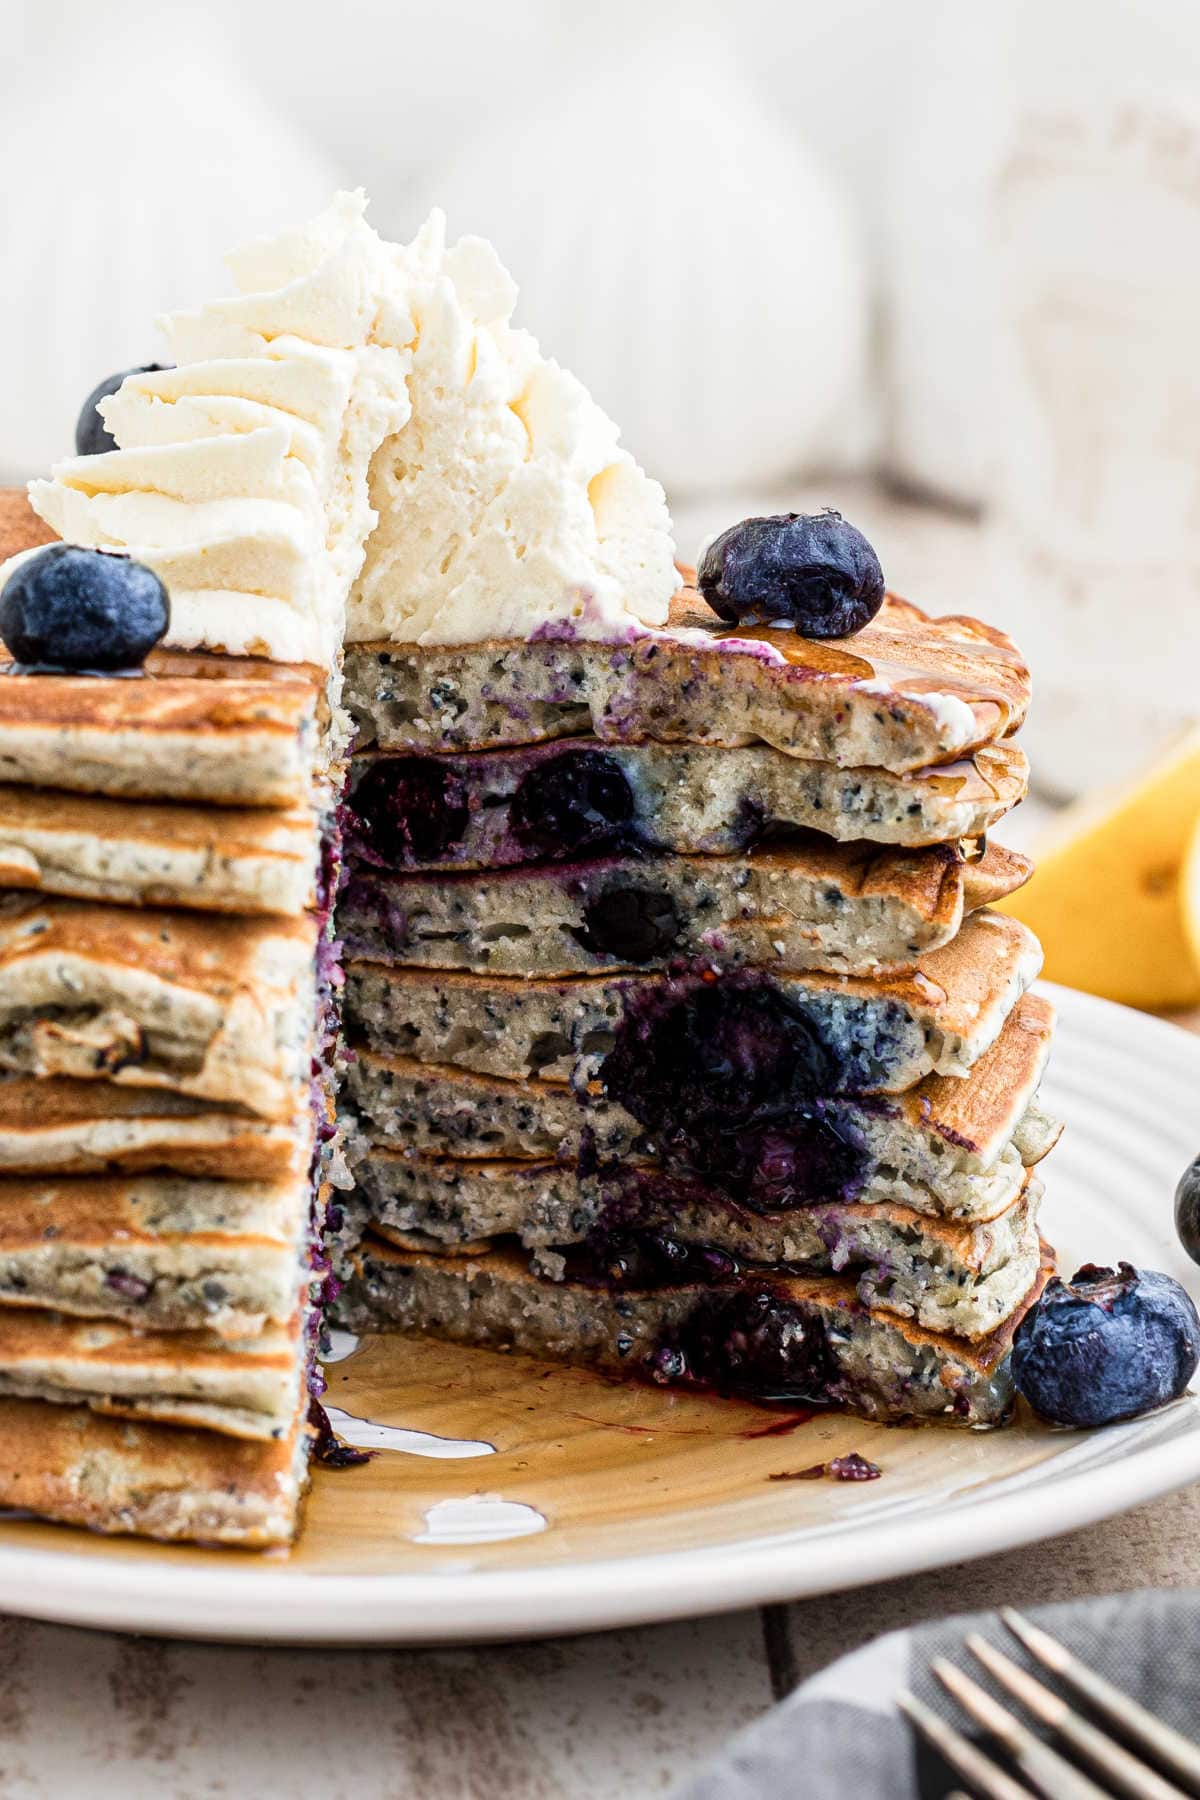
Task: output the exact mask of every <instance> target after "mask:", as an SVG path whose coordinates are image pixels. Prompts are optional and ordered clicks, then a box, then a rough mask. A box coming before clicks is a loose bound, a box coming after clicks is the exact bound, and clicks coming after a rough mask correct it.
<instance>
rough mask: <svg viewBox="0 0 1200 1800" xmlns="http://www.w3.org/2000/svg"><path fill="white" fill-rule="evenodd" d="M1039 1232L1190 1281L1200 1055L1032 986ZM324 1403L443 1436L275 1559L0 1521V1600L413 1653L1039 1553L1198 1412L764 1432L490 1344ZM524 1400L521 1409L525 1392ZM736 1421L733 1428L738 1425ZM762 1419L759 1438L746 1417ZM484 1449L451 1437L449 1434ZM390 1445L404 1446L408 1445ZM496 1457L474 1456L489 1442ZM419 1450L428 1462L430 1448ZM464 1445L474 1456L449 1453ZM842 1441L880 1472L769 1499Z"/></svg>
mask: <svg viewBox="0 0 1200 1800" xmlns="http://www.w3.org/2000/svg"><path fill="white" fill-rule="evenodd" d="M1054 997H1055V999H1056V1001H1057V1003H1058V1005H1059V1008H1060V1014H1061V1025H1060V1034H1059V1040H1058V1044H1057V1047H1056V1050H1055V1056H1054V1060H1053V1064H1052V1067H1051V1070H1050V1073H1049V1075H1048V1077H1047V1081H1046V1089H1045V1096H1046V1100H1047V1102H1048V1104H1049V1106H1050V1107H1051V1109H1052V1110H1053V1111H1055V1112H1058V1113H1059V1114H1060V1115H1061V1116H1062V1117H1063V1118H1064V1119H1065V1120H1066V1123H1067V1131H1066V1134H1065V1136H1064V1139H1063V1142H1062V1144H1061V1145H1060V1146H1059V1148H1058V1149H1057V1150H1056V1151H1055V1152H1054V1154H1053V1156H1052V1157H1051V1159H1050V1160H1049V1162H1048V1163H1047V1164H1046V1165H1045V1166H1044V1170H1043V1173H1044V1174H1045V1176H1046V1180H1047V1190H1048V1198H1047V1204H1046V1213H1045V1215H1044V1217H1045V1230H1046V1235H1047V1236H1048V1237H1049V1238H1050V1239H1051V1241H1052V1242H1055V1243H1056V1244H1057V1245H1058V1247H1059V1251H1060V1261H1061V1264H1062V1266H1063V1267H1064V1269H1065V1271H1066V1272H1067V1273H1068V1274H1069V1273H1070V1272H1071V1270H1072V1269H1073V1268H1074V1266H1075V1264H1076V1263H1077V1262H1081V1261H1086V1260H1089V1259H1090V1260H1093V1261H1096V1262H1105V1261H1114V1260H1116V1259H1119V1258H1121V1257H1124V1258H1125V1259H1127V1260H1129V1261H1131V1262H1134V1263H1137V1264H1140V1265H1144V1266H1149V1267H1153V1268H1160V1269H1166V1270H1169V1271H1170V1272H1171V1273H1173V1274H1175V1275H1177V1276H1178V1277H1180V1278H1181V1279H1183V1280H1184V1281H1186V1282H1187V1283H1188V1285H1189V1286H1190V1287H1191V1288H1192V1290H1193V1292H1197V1291H1200V1270H1197V1269H1195V1268H1194V1267H1193V1266H1192V1265H1191V1263H1189V1261H1188V1260H1187V1258H1186V1257H1185V1256H1184V1255H1183V1254H1182V1252H1181V1251H1180V1249H1179V1247H1178V1245H1177V1244H1176V1242H1175V1238H1174V1233H1173V1228H1172V1216H1171V1215H1172V1195H1173V1191H1174V1187H1175V1183H1176V1181H1177V1180H1178V1177H1179V1175H1180V1173H1181V1171H1182V1170H1183V1168H1184V1167H1185V1165H1186V1164H1187V1163H1188V1162H1189V1161H1190V1159H1191V1158H1192V1156H1193V1155H1195V1153H1196V1151H1197V1149H1200V1039H1196V1038H1192V1037H1190V1036H1189V1035H1187V1034H1185V1033H1184V1032H1182V1031H1179V1030H1177V1029H1176V1028H1174V1027H1173V1026H1170V1025H1167V1024H1162V1023H1160V1022H1158V1021H1156V1020H1153V1019H1149V1018H1146V1017H1144V1016H1142V1015H1140V1014H1138V1013H1133V1012H1129V1011H1126V1010H1124V1009H1123V1008H1120V1007H1114V1006H1110V1005H1107V1004H1105V1003H1104V1002H1102V1001H1098V1000H1094V999H1091V998H1089V997H1088V996H1085V995H1080V994H1075V993H1070V992H1066V991H1063V990H1058V991H1057V992H1056V993H1055V996H1054ZM331 1375H332V1377H333V1381H332V1391H331V1394H330V1398H331V1400H333V1401H334V1402H335V1403H336V1404H337V1405H338V1406H339V1407H340V1408H341V1409H342V1410H343V1411H345V1412H348V1413H351V1414H355V1413H358V1414H360V1415H367V1416H369V1417H370V1418H371V1419H372V1420H373V1421H376V1422H378V1423H379V1424H381V1425H382V1426H383V1427H384V1428H385V1429H384V1437H385V1438H386V1435H387V1430H388V1429H389V1428H395V1427H400V1426H409V1427H412V1428H414V1429H415V1430H417V1431H419V1432H425V1433H429V1432H433V1433H440V1434H441V1435H442V1436H443V1437H448V1438H450V1439H453V1440H457V1441H458V1449H459V1454H457V1455H452V1456H450V1457H449V1458H445V1457H443V1458H440V1459H439V1458H433V1459H431V1458H430V1457H429V1456H428V1455H412V1454H406V1453H404V1452H402V1451H398V1450H385V1451H383V1452H382V1453H381V1454H380V1455H379V1456H377V1457H376V1458H375V1459H374V1460H373V1462H372V1463H371V1464H369V1465H368V1466H367V1468H366V1469H363V1470H352V1471H344V1472H341V1473H336V1474H334V1473H330V1474H327V1473H325V1472H324V1471H319V1472H318V1476H317V1480H316V1482H315V1484H314V1492H313V1495H312V1498H311V1500H310V1503H309V1508H308V1514H307V1519H306V1525H305V1530H304V1532H303V1534H302V1537H301V1541H300V1543H299V1545H298V1546H297V1548H296V1550H295V1551H293V1552H292V1553H290V1554H288V1555H280V1556H268V1557H265V1558H264V1557H252V1556H247V1555H241V1554H238V1553H233V1552H219V1551H201V1550H193V1549H169V1548H160V1547H156V1546H151V1545H143V1544H137V1543H130V1542H124V1541H117V1540H106V1539H100V1538H94V1537H88V1536H86V1535H85V1534H82V1533H78V1532H70V1531H60V1530H56V1529H55V1528H53V1527H47V1526H42V1525H39V1524H36V1523H25V1522H20V1521H6V1522H4V1523H2V1524H0V1609H3V1610H7V1611H10V1612H15V1613H21V1614H26V1615H29V1616H32V1617H36V1618H43V1619H55V1620H62V1621H66V1622H70V1623H75V1624H83V1625H93V1626H105V1627H110V1628H115V1629H121V1630H137V1631H148V1632H155V1633H162V1634H167V1635H176V1636H193V1637H211V1638H225V1639H251V1640H256V1641H259V1642H295V1641H308V1642H312V1641H318V1642H323V1643H355V1642H358V1643H366V1642H377V1641H389V1642H393V1643H418V1642H430V1641H441V1642H445V1641H448V1640H453V1639H485V1638H496V1637H520V1636H538V1635H543V1634H551V1633H557V1632H566V1631H582V1630H589V1629H595V1628H599V1627H604V1626H614V1625H629V1624H636V1623H643V1622H649V1621H651V1620H657V1619H666V1618H671V1617H678V1616H682V1615H690V1614H697V1613H701V1612H715V1611H719V1610H721V1609H723V1608H727V1607H733V1606H741V1605H746V1604H750V1603H758V1602H764V1601H775V1600H784V1599H788V1598H793V1597H797V1596H800V1595H806V1594H815V1593H822V1592H831V1591H833V1590H836V1589H838V1588H843V1587H848V1586H852V1585H856V1584H859V1583H863V1582H869V1581H876V1580H880V1579H883V1578H887V1577H892V1576H897V1575H903V1574H907V1573H910V1572H913V1571H916V1570H919V1569H927V1568H933V1567H936V1566H938V1565H939V1564H941V1563H945V1562H948V1561H951V1560H952V1561H955V1562H958V1561H961V1560H962V1559H964V1558H967V1557H975V1556H983V1555H986V1554H988V1553H989V1552H993V1551H999V1550H1005V1549H1009V1548H1012V1547H1014V1546H1016V1545H1020V1544H1024V1543H1029V1542H1032V1541H1034V1540H1037V1539H1040V1538H1044V1537H1051V1536H1054V1535H1055V1534H1057V1533H1060V1532H1063V1531H1067V1530H1070V1529H1072V1528H1073V1527H1076V1526H1080V1525H1085V1524H1088V1523H1090V1522H1091V1521H1093V1520H1096V1519H1099V1518H1103V1517H1106V1516H1107V1515H1109V1514H1112V1513H1116V1512H1119V1511H1121V1510H1122V1509H1124V1508H1126V1507H1130V1506H1133V1505H1135V1504H1137V1503H1138V1502H1141V1501H1144V1500H1147V1499H1150V1498H1151V1497H1153V1496H1154V1495H1157V1494H1161V1493H1165V1492H1167V1491H1168V1490H1169V1489H1171V1488H1175V1487H1180V1486H1182V1485H1184V1484H1185V1483H1187V1482H1189V1481H1193V1480H1196V1479H1197V1478H1200V1401H1198V1400H1197V1399H1195V1398H1193V1397H1188V1398H1186V1399H1185V1400H1183V1401H1181V1402H1179V1403H1178V1404H1177V1405H1175V1406H1173V1407H1169V1408H1167V1409H1166V1410H1164V1411H1163V1412H1161V1413H1158V1414H1155V1415H1153V1416H1151V1417H1149V1418H1146V1419H1142V1420H1138V1421H1134V1422H1132V1423H1129V1424H1126V1425H1121V1426H1116V1427H1113V1428H1111V1429H1109V1430H1107V1431H1102V1432H1098V1433H1094V1434H1092V1435H1090V1436H1089V1435H1083V1434H1075V1433H1068V1432H1062V1433H1058V1432H1049V1431H1046V1430H1044V1429H1043V1428H1041V1427H1040V1426H1037V1425H1036V1424H1034V1423H1025V1424H1021V1425H1018V1426H1016V1427H1014V1428H1013V1429H1011V1430H1008V1431H1002V1432H992V1433H971V1432H956V1431H950V1430H946V1431H942V1430H937V1429H924V1430H913V1431H895V1430H893V1431H887V1430H884V1429H881V1428H876V1427H871V1426H867V1425H864V1424H862V1423H860V1422H856V1421H854V1420H849V1419H846V1418H843V1417H840V1416H837V1415H833V1416H829V1415H826V1416H819V1417H818V1418H817V1419H815V1420H813V1421H812V1422H811V1423H807V1424H800V1425H798V1426H797V1427H796V1429H795V1430H793V1431H790V1432H789V1431H787V1430H786V1426H787V1421H786V1420H785V1421H783V1423H784V1426H785V1430H784V1431H783V1432H782V1433H778V1432H765V1433H764V1432H763V1431H762V1430H761V1429H755V1428H754V1424H753V1422H754V1421H755V1420H761V1418H762V1416H763V1415H761V1414H759V1413H756V1412H753V1411H751V1410H749V1409H746V1408H743V1407H739V1406H737V1405H736V1404H734V1403H730V1402H721V1401H714V1400H708V1399H704V1398H698V1397H692V1396H675V1395H663V1394H660V1393H658V1392H657V1391H656V1390H652V1389H643V1388H637V1387H629V1386H623V1385H620V1384H612V1383H609V1382H604V1381H602V1380H600V1379H598V1378H596V1377H595V1376H592V1375H589V1374H587V1373H586V1372H583V1371H569V1370H555V1371H552V1372H547V1371H546V1370H545V1369H544V1368H543V1367H542V1366H540V1365H536V1364H530V1363H528V1362H527V1361H526V1360H525V1359H521V1358H512V1357H509V1358H505V1357H501V1356H497V1355H493V1354H491V1353H488V1352H479V1351H475V1352H464V1351H454V1350H449V1349H445V1348H441V1347H434V1346H425V1345H409V1346H406V1347H405V1346H399V1347H397V1344H396V1340H391V1341H388V1342H385V1341H384V1340H377V1341H375V1342H373V1343H372V1344H371V1345H369V1346H367V1347H365V1348H364V1349H363V1350H361V1351H360V1352H359V1353H358V1355H357V1356H355V1357H352V1358H350V1359H349V1360H348V1361H346V1362H345V1363H344V1364H339V1365H335V1367H334V1368H333V1369H332V1370H331ZM531 1396H532V1397H531ZM748 1421H749V1424H748ZM770 1422H771V1421H770V1420H769V1419H768V1424H770ZM472 1438H474V1439H478V1440H482V1441H480V1442H479V1443H477V1444H475V1445H474V1446H473V1447H472V1446H471V1445H470V1444H463V1443H462V1442H461V1440H466V1439H472ZM410 1441H411V1442H413V1443H420V1442H422V1441H424V1442H425V1443H426V1446H427V1447H429V1446H428V1440H421V1439H412V1440H410ZM493 1444H494V1445H495V1447H496V1452H497V1454H495V1455H492V1454H484V1452H490V1450H491V1446H492V1445H493ZM433 1447H435V1448H436V1445H435V1446H433ZM472 1448H473V1450H474V1454H470V1453H469V1452H471V1451H472ZM846 1448H855V1449H858V1450H860V1451H862V1452H863V1453H864V1454H866V1455H868V1456H870V1457H872V1458H873V1459H874V1460H876V1461H877V1462H879V1463H880V1464H881V1466H882V1468H883V1471H884V1473H883V1477H882V1478H881V1479H880V1480H879V1481H876V1482H872V1483H869V1484H862V1485H854V1484H838V1483H833V1482H829V1481H813V1482H799V1483H791V1482H787V1481H772V1480H771V1479H770V1477H771V1476H772V1475H778V1474H780V1473H786V1472H788V1471H789V1470H790V1471H792V1472H794V1471H795V1470H797V1469H800V1468H804V1467H807V1466H810V1465H811V1464H813V1463H815V1462H817V1461H821V1460H825V1459H826V1458H827V1457H828V1456H829V1455H831V1454H833V1453H834V1452H835V1451H840V1450H844V1449H846Z"/></svg>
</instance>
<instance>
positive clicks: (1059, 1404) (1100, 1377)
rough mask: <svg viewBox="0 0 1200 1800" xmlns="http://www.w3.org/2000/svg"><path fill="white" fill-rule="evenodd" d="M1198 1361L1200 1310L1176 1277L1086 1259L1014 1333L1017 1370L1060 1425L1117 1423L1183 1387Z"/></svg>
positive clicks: (1030, 1396) (1025, 1389) (1040, 1409)
mask: <svg viewBox="0 0 1200 1800" xmlns="http://www.w3.org/2000/svg"><path fill="white" fill-rule="evenodd" d="M1198 1361H1200V1314H1197V1312H1196V1308H1195V1306H1194V1305H1193V1304H1192V1301H1191V1298H1190V1296H1189V1295H1188V1294H1187V1293H1186V1291H1185V1290H1184V1289H1183V1288H1181V1287H1180V1285H1179V1283H1178V1282H1177V1281H1175V1280H1173V1279H1172V1278H1171V1276H1169V1275H1160V1274H1158V1273H1157V1272H1156V1271H1155V1270H1153V1269H1146V1270H1139V1269H1135V1268H1133V1267H1132V1266H1131V1265H1130V1264H1129V1263H1125V1262H1123V1263H1121V1264H1120V1265H1119V1266H1118V1267H1117V1269H1116V1270H1113V1269H1098V1268H1097V1267H1096V1266H1095V1264H1094V1263H1086V1264H1085V1265H1084V1267H1083V1268H1082V1269H1080V1270H1078V1271H1077V1273H1076V1274H1075V1275H1074V1276H1073V1277H1072V1279H1071V1280H1070V1281H1069V1282H1066V1281H1062V1280H1061V1279H1059V1278H1058V1277H1057V1276H1056V1277H1055V1279H1054V1280H1053V1281H1051V1282H1050V1283H1049V1284H1048V1285H1047V1287H1046V1291H1045V1293H1044V1294H1043V1295H1042V1297H1041V1300H1040V1301H1039V1302H1038V1304H1037V1305H1036V1306H1034V1307H1032V1308H1031V1309H1030V1311H1029V1312H1028V1313H1026V1315H1025V1317H1024V1318H1023V1319H1022V1320H1021V1323H1020V1325H1019V1326H1018V1327H1017V1330H1016V1334H1015V1336H1014V1338H1013V1348H1012V1374H1013V1380H1014V1381H1015V1383H1016V1385H1017V1387H1018V1389H1019V1390H1020V1392H1021V1393H1022V1394H1024V1396H1025V1398H1026V1399H1027V1400H1028V1401H1029V1404H1030V1405H1031V1406H1032V1407H1033V1409H1034V1411H1035V1412H1037V1413H1040V1414H1041V1416H1042V1417H1043V1418H1044V1419H1048V1420H1049V1421H1050V1422H1051V1424H1054V1425H1109V1424H1111V1423H1112V1422H1113V1421H1114V1420H1116V1419H1132V1418H1135V1417H1136V1416H1137V1415H1138V1414H1139V1413H1144V1412H1149V1411H1150V1410H1151V1408H1153V1407H1155V1406H1163V1405H1165V1404H1166V1402H1167V1401H1168V1400H1176V1399H1178V1397H1179V1395H1180V1394H1182V1393H1183V1391H1184V1389H1185V1388H1186V1387H1187V1384H1188V1382H1189V1381H1190V1380H1191V1378H1192V1376H1193V1374H1194V1373H1195V1370H1196V1364H1197V1362H1198Z"/></svg>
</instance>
